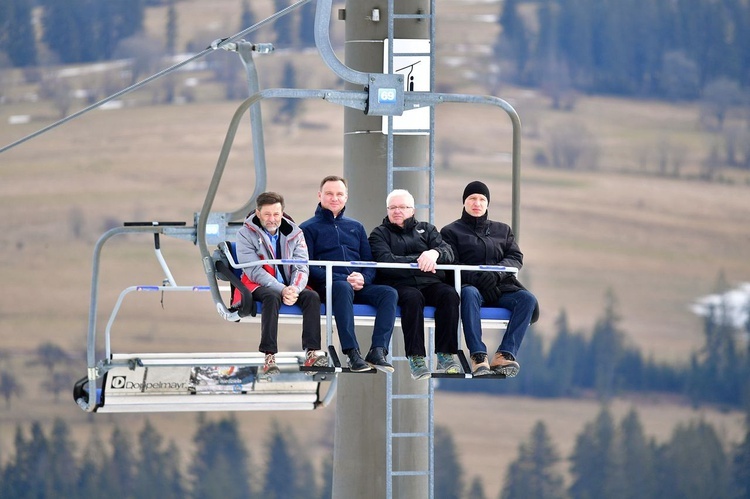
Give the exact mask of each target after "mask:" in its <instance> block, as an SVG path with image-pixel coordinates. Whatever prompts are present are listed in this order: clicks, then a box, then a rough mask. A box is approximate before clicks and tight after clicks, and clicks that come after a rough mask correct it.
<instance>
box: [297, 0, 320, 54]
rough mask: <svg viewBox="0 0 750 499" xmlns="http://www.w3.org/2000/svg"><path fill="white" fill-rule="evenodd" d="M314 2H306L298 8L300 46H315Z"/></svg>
mask: <svg viewBox="0 0 750 499" xmlns="http://www.w3.org/2000/svg"><path fill="white" fill-rule="evenodd" d="M316 5H317V4H316V3H315V2H310V3H306V4H305V5H303V6H302V7H301V8H300V10H299V17H300V20H299V44H300V47H314V46H315V6H316Z"/></svg>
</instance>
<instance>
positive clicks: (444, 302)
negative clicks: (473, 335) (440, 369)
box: [396, 282, 460, 357]
mask: <svg viewBox="0 0 750 499" xmlns="http://www.w3.org/2000/svg"><path fill="white" fill-rule="evenodd" d="M396 291H397V292H398V305H399V306H400V307H401V329H403V331H404V349H405V350H406V355H407V357H411V356H412V355H421V356H423V357H424V356H425V355H426V352H425V346H424V306H425V305H429V306H431V307H435V352H440V353H458V307H459V302H460V300H459V298H458V293H456V289H455V288H454V287H453V286H450V285H448V284H445V283H442V282H438V283H435V284H430V285H429V286H426V287H424V288H421V289H418V288H415V287H413V286H398V287H396Z"/></svg>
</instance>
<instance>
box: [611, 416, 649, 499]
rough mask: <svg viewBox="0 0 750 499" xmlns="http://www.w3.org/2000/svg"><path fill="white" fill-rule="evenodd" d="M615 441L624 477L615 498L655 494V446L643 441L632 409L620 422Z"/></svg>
mask: <svg viewBox="0 0 750 499" xmlns="http://www.w3.org/2000/svg"><path fill="white" fill-rule="evenodd" d="M618 440H619V445H618V453H619V458H620V461H621V471H622V475H623V478H624V479H623V480H622V484H621V487H620V489H619V490H618V497H621V498H623V499H640V498H641V497H657V495H656V494H657V490H656V487H657V476H656V469H655V464H656V460H655V455H654V454H655V448H654V446H653V445H652V444H650V443H649V442H648V441H647V440H646V437H645V435H644V433H643V426H642V425H641V422H640V420H639V418H638V414H637V413H636V412H635V410H633V409H631V411H630V412H629V413H628V414H627V416H625V418H624V419H623V420H622V422H621V423H620V432H619V438H618Z"/></svg>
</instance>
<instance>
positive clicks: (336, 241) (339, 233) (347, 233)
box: [300, 175, 398, 372]
mask: <svg viewBox="0 0 750 499" xmlns="http://www.w3.org/2000/svg"><path fill="white" fill-rule="evenodd" d="M348 199H349V195H348V190H347V186H346V180H344V179H343V178H342V177H339V176H335V175H331V176H328V177H325V178H324V179H323V181H322V182H321V183H320V190H319V191H318V200H319V201H320V202H319V203H318V208H317V209H316V210H315V216H314V217H312V218H310V219H309V220H306V221H305V222H303V223H302V224H300V228H302V231H303V232H304V234H305V240H306V241H307V247H308V250H309V254H310V259H311V260H332V261H346V262H353V261H372V252H371V251H370V244H369V243H368V242H367V233H366V232H365V228H364V226H363V225H362V224H361V223H360V222H358V221H357V220H354V219H352V218H348V217H346V216H344V210H345V208H346V202H347V200H348ZM374 279H375V269H374V268H371V267H370V268H368V267H355V266H348V267H334V268H333V284H332V286H331V299H332V300H333V303H332V304H331V307H332V309H333V316H334V317H335V318H336V329H337V331H338V334H339V341H340V342H341V349H342V351H343V352H344V354H345V355H346V356H347V357H348V358H349V369H350V370H351V371H354V372H365V371H370V370H371V367H374V368H376V369H378V370H380V371H384V372H393V366H392V365H391V364H390V363H389V362H388V360H387V355H388V345H389V343H390V342H391V335H392V334H393V324H394V322H395V321H396V302H397V300H398V295H397V294H396V291H395V290H394V289H393V288H391V287H390V286H383V285H379V284H374V283H373V280H374ZM310 284H311V286H312V287H313V289H315V290H316V291H317V292H318V294H319V295H320V296H321V298H325V285H326V277H325V268H324V267H322V266H319V265H311V266H310ZM355 302H356V303H365V304H368V305H372V306H374V307H375V308H376V309H377V311H376V315H375V325H374V327H373V331H372V341H371V343H372V344H371V348H370V351H369V352H368V353H367V356H366V357H365V359H364V360H363V359H362V356H361V354H360V351H359V343H358V342H357V337H356V336H355V333H354V307H353V305H354V303H355Z"/></svg>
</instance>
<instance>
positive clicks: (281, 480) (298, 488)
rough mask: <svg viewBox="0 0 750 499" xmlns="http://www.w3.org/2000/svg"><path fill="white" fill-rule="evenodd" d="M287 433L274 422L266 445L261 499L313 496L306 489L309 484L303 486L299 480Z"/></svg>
mask: <svg viewBox="0 0 750 499" xmlns="http://www.w3.org/2000/svg"><path fill="white" fill-rule="evenodd" d="M289 432H290V430H286V431H282V430H281V428H280V427H279V425H278V423H276V422H274V424H273V429H272V430H271V435H270V437H269V442H268V443H267V445H266V448H267V449H268V453H269V456H268V467H267V469H266V477H265V480H264V488H263V494H262V495H263V497H267V498H270V499H286V498H297V497H299V498H303V497H309V496H314V492H313V491H311V490H309V489H308V487H309V485H311V484H305V483H303V482H301V481H300V480H299V472H300V467H299V462H298V460H297V458H296V456H294V455H293V454H292V452H291V449H290V448H291V446H290V444H289V440H287V435H289ZM313 489H314V487H313Z"/></svg>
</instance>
